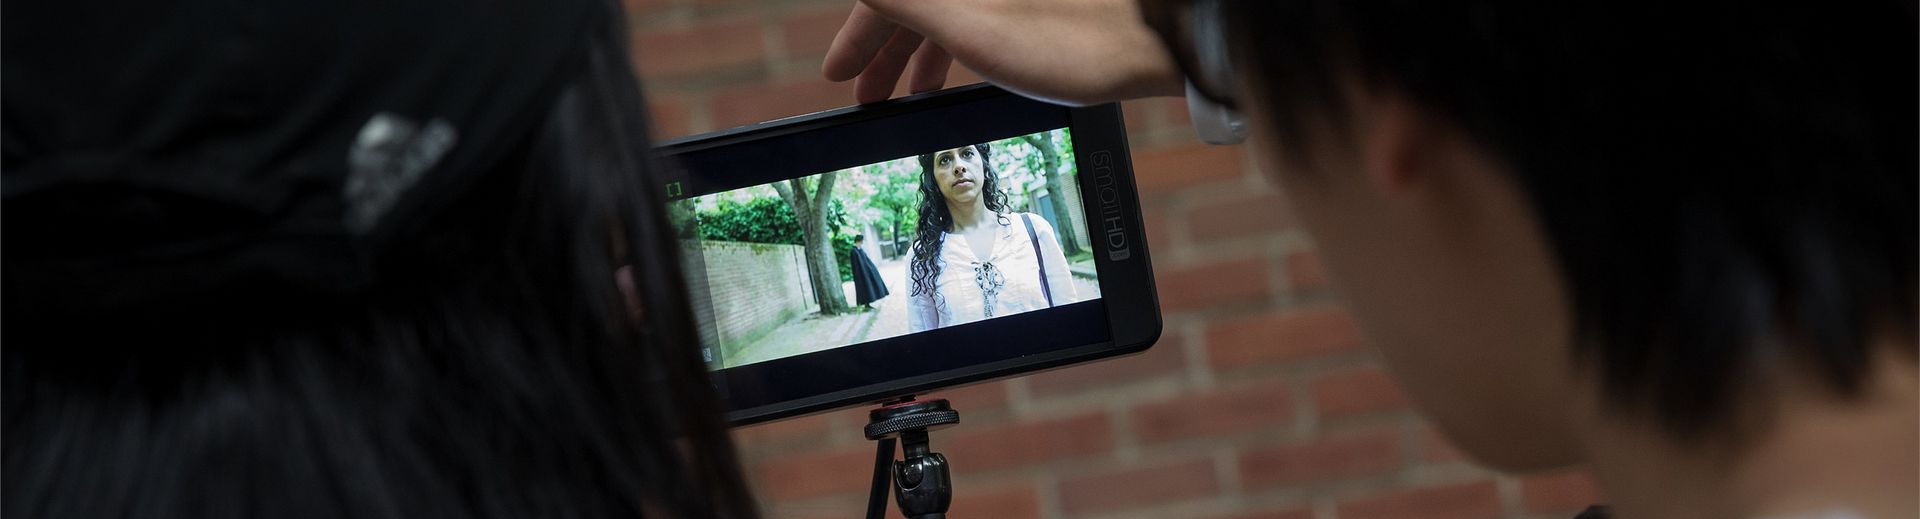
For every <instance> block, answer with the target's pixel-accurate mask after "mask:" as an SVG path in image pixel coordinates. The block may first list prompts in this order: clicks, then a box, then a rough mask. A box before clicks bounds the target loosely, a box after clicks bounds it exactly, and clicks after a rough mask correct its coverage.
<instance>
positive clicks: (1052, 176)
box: [1025, 135, 1080, 256]
mask: <svg viewBox="0 0 1920 519" xmlns="http://www.w3.org/2000/svg"><path fill="white" fill-rule="evenodd" d="M1025 139H1026V141H1027V144H1029V145H1031V146H1033V148H1034V149H1037V150H1040V161H1041V163H1042V164H1043V165H1044V167H1045V169H1046V175H1044V177H1043V178H1045V179H1046V180H1047V193H1048V195H1049V196H1048V197H1047V200H1049V201H1050V202H1049V203H1050V204H1052V205H1053V216H1054V218H1055V219H1057V220H1059V221H1060V222H1061V224H1060V225H1056V226H1054V227H1053V232H1054V233H1056V234H1059V235H1060V249H1061V250H1062V251H1063V252H1065V253H1066V254H1067V255H1068V256H1072V255H1075V254H1079V253H1080V230H1079V229H1075V228H1074V227H1073V223H1074V219H1073V204H1071V203H1068V198H1078V197H1077V196H1070V195H1078V194H1079V193H1074V192H1073V191H1072V190H1069V189H1068V188H1067V183H1066V182H1065V181H1064V180H1062V179H1061V178H1060V151H1059V150H1055V149H1053V142H1052V141H1050V140H1048V139H1047V138H1046V137H1042V136H1039V135H1028V136H1026V137H1025Z"/></svg>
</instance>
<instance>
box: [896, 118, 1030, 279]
mask: <svg viewBox="0 0 1920 519" xmlns="http://www.w3.org/2000/svg"><path fill="white" fill-rule="evenodd" d="M988 148H989V147H988V146H987V145H986V144H984V143H982V144H975V145H973V149H974V150H976V151H979V152H980V172H981V175H980V179H981V180H980V187H981V189H980V191H981V196H984V197H986V202H987V209H988V210H990V211H993V212H994V214H997V215H999V216H1000V221H1001V223H1003V224H1004V223H1007V222H1008V221H1009V220H1008V219H1007V194H1006V192H1004V191H1001V190H1000V174H998V173H995V172H994V171H993V160H992V158H993V156H992V155H990V154H989V153H990V152H989V151H988ZM936 153H937V152H936ZM933 155H934V154H933V153H928V154H924V155H921V156H920V225H919V228H918V230H916V231H915V234H916V235H915V236H914V238H913V264H911V265H908V268H909V270H910V271H911V277H912V278H913V287H912V289H911V290H908V291H907V295H908V296H909V297H911V296H918V295H921V294H927V295H933V293H934V292H933V285H934V280H935V279H938V278H939V277H940V262H939V261H938V260H939V259H940V243H941V241H942V240H941V239H940V234H941V233H944V232H947V231H951V230H953V214H952V213H950V212H949V211H947V198H946V195H943V194H941V193H940V183H939V182H936V181H934V179H933Z"/></svg>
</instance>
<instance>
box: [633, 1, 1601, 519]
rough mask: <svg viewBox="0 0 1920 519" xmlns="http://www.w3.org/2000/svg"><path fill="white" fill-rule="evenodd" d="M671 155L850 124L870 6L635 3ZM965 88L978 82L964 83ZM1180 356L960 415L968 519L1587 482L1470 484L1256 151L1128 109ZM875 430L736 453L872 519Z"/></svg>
mask: <svg viewBox="0 0 1920 519" xmlns="http://www.w3.org/2000/svg"><path fill="white" fill-rule="evenodd" d="M626 1H627V5H628V8H629V10H630V11H631V13H630V14H631V17H632V20H633V22H634V26H635V35H634V53H635V55H636V59H637V60H638V65H639V68H640V70H641V71H642V74H643V76H645V78H644V79H645V82H646V86H647V88H648V94H649V95H650V96H651V98H650V99H651V102H652V104H653V107H652V108H653V112H654V117H655V120H656V122H657V124H658V126H657V128H658V129H659V133H660V134H661V135H662V136H664V137H673V136H680V135H687V134H691V133H695V132H702V131H710V130H716V129H721V128H726V127H729V126H734V125H738V124H745V123H750V122H755V121H760V120H764V119H771V118H776V117H782V116H788V115H794V114H798V113H803V112H810V111H814V110H821V109H826V108H834V107H839V106H843V105H846V104H848V103H850V102H851V101H852V91H851V88H852V87H851V85H849V84H832V83H827V82H825V81H823V80H821V79H819V66H820V59H821V56H822V55H823V54H824V53H825V51H826V48H827V44H828V43H829V42H831V41H832V38H833V34H834V32H835V31H837V30H838V29H839V26H840V22H841V21H842V20H843V19H844V17H845V15H846V12H847V11H848V9H849V8H851V6H852V5H853V2H852V0H626ZM956 77H958V78H962V79H963V80H966V81H971V80H972V78H973V77H974V76H973V75H972V74H970V73H967V72H966V71H964V70H956ZM1125 109H1126V117H1127V127H1128V129H1129V133H1130V134H1131V138H1132V142H1133V149H1134V161H1135V167H1136V173H1137V174H1138V176H1139V182H1140V185H1141V188H1142V197H1143V198H1144V199H1145V200H1144V201H1143V202H1144V208H1145V209H1144V212H1145V214H1146V218H1147V226H1148V231H1147V234H1148V241H1149V242H1151V244H1152V248H1153V252H1154V265H1155V267H1156V268H1157V269H1158V272H1157V276H1158V278H1159V286H1160V287H1161V302H1162V304H1163V306H1164V310H1165V312H1166V335H1165V337H1164V338H1163V339H1162V340H1161V342H1160V343H1159V344H1158V345H1156V346H1154V348H1153V349H1152V350H1150V351H1148V352H1147V353H1145V354H1143V355H1140V356H1136V357H1132V358H1127V359H1121V360H1115V361H1108V362H1103V363H1097V364H1093V365H1088V366H1083V367H1077V368H1073V369H1067V370H1061V371H1055V372H1049V373H1042V374H1038V375H1032V376H1028V377H1023V378H1017V379H1012V380H1007V381H1002V382H995V383H991V384H986V385H980V386H974V387H968V388H962V389H959V390H955V391H951V392H948V393H946V394H944V395H939V396H944V397H947V398H949V399H951V400H953V401H954V403H955V405H957V406H958V408H959V409H960V410H961V412H962V415H963V416H964V417H965V423H963V424H962V425H960V426H959V427H956V428H952V429H948V430H944V431H941V432H938V433H936V434H935V435H934V437H933V441H934V446H935V448H936V449H937V450H940V451H943V452H945V453H947V455H948V456H949V458H950V459H951V460H952V461H953V465H954V468H955V478H956V488H957V493H956V496H955V502H954V506H953V515H952V516H953V517H954V518H955V519H967V518H1008V519H1019V518H1045V519H1069V518H1072V519H1077V518H1096V517H1155V518H1161V517H1164V518H1246V519H1252V518H1287V519H1309V518H1312V519H1333V518H1339V519H1361V518H1383V519H1392V518H1416V517H1417V518H1441V519H1444V518H1481V517H1486V518H1493V517H1503V518H1536V517H1538V518H1553V517H1571V515H1572V514H1573V513H1574V512H1576V511H1578V510H1579V509H1580V508H1582V507H1583V506H1585V505H1586V504H1587V503H1589V502H1592V501H1593V500H1594V499H1596V498H1595V496H1594V493H1595V491H1594V489H1593V486H1592V483H1591V481H1590V480H1589V479H1588V477H1587V476H1586V475H1585V474H1584V473H1583V472H1578V471H1567V472H1560V473H1552V474H1543V475H1533V476H1528V477H1510V476H1500V475H1496V474H1493V473H1491V472H1489V471H1486V470H1484V469H1480V468H1477V467H1475V466H1473V465H1472V464H1471V463H1469V462H1468V461H1466V460H1464V459H1462V458H1461V456H1460V454H1459V453H1457V452H1456V451H1454V450H1453V449H1452V448H1451V447H1449V446H1447V445H1446V444H1445V442H1444V441H1443V440H1441V439H1440V438H1439V437H1438V436H1437V435H1436V434H1434V433H1433V432H1432V430H1431V429H1430V427H1429V426H1428V424H1427V423H1426V422H1424V421H1423V420H1421V419H1420V418H1419V417H1418V416H1417V415H1415V414H1413V413H1412V412H1411V411H1410V410H1409V409H1408V407H1407V402H1406V400H1405V398H1404V397H1403V396H1402V395H1401V394H1400V392H1399V390H1398V389H1397V388H1396V387H1395V386H1394V384H1393V382H1392V381H1391V380H1390V379H1388V378H1387V377H1386V376H1385V374H1384V373H1382V372H1381V370H1380V367H1379V365H1378V364H1377V363H1376V362H1375V360H1374V359H1373V357H1372V356H1371V354H1370V353H1369V352H1368V351H1367V350H1366V349H1365V347H1364V346H1363V345H1362V344H1361V341H1360V338H1359V336H1358V333H1357V332H1356V330H1354V324H1353V322H1352V320H1351V319H1350V318H1349V316H1348V315H1347V313H1346V311H1345V310H1344V309H1343V308H1342V306H1341V304H1340V301H1339V299H1338V298H1337V297H1336V296H1335V295H1334V293H1333V292H1332V290H1331V287H1329V286H1328V284H1327V281H1326V279H1324V278H1323V277H1322V275H1321V268H1320V264H1319V261H1318V259H1317V258H1316V256H1315V255H1314V251H1313V246H1312V244H1311V243H1310V242H1309V241H1308V240H1307V237H1306V236H1305V235H1304V234H1303V233H1302V232H1301V231H1300V229H1299V228H1298V227H1297V226H1296V225H1295V223H1294V220H1293V218H1292V217H1290V216H1289V215H1288V213H1287V209H1286V207H1285V204H1284V203H1282V202H1281V199H1280V197H1279V193H1278V191H1277V190H1276V188H1275V187H1274V186H1273V185H1271V184H1269V183H1268V182H1266V181H1265V180H1264V179H1263V178H1262V177H1261V176H1260V175H1258V174H1257V173H1256V172H1255V171H1254V169H1253V166H1252V164H1251V160H1250V155H1249V153H1248V150H1246V149H1245V148H1242V147H1211V146H1205V145H1201V144H1199V143H1197V142H1196V141H1195V140H1194V139H1193V137H1192V131H1191V129H1190V128H1189V127H1188V126H1187V124H1186V111H1185V106H1184V104H1183V103H1182V102H1180V101H1179V100H1177V99H1158V100H1148V101H1141V102H1131V103H1127V104H1126V105H1125ZM864 413H865V410H864V409H851V410H845V411H839V412H834V413H828V414H824V415H817V416H812V417H806V418H801V419H796V420H789V421H785V422H779V423H774V424H768V425H763V426H757V427H751V428H746V429H743V430H740V431H738V432H737V433H736V434H735V439H736V440H737V442H738V443H739V446H740V449H741V451H742V453H743V456H744V457H745V463H746V464H747V468H746V472H747V474H748V475H749V477H750V478H751V480H752V484H753V487H754V490H755V494H756V495H757V496H758V497H759V499H760V501H761V503H762V507H763V509H764V510H766V512H767V514H768V515H769V516H770V517H776V518H829V517H856V516H858V515H859V514H860V513H861V512H862V510H863V505H864V503H865V498H866V495H865V491H866V485H867V483H868V475H869V471H870V470H871V462H872V454H873V452H872V447H873V445H872V443H871V442H867V441H865V440H864V439H863V438H861V436H860V426H861V425H864V424H865V414H864Z"/></svg>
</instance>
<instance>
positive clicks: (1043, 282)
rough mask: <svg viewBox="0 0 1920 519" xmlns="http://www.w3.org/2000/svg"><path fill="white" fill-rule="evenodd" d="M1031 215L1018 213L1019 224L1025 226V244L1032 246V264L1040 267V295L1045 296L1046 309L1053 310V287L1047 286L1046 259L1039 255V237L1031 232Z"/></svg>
mask: <svg viewBox="0 0 1920 519" xmlns="http://www.w3.org/2000/svg"><path fill="white" fill-rule="evenodd" d="M1032 215H1033V213H1020V223H1023V224H1027V243H1031V244H1033V262H1034V263H1035V264H1038V265H1040V294H1042V295H1045V296H1047V308H1053V287H1050V286H1047V257H1046V256H1044V255H1042V254H1040V235H1038V234H1034V232H1033V216H1032Z"/></svg>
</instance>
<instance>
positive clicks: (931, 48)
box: [907, 40, 953, 94]
mask: <svg viewBox="0 0 1920 519" xmlns="http://www.w3.org/2000/svg"><path fill="white" fill-rule="evenodd" d="M952 65H953V55H951V54H947V49H945V48H942V47H940V45H939V44H936V43H934V42H933V40H927V41H925V42H922V43H921V44H920V50H919V51H918V52H915V53H914V54H913V71H912V72H910V73H908V75H907V91H908V92H911V93H915V94H918V93H921V92H927V91H932V90H939V89H940V87H944V86H947V69H948V68H949V67H951V66H952Z"/></svg>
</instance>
